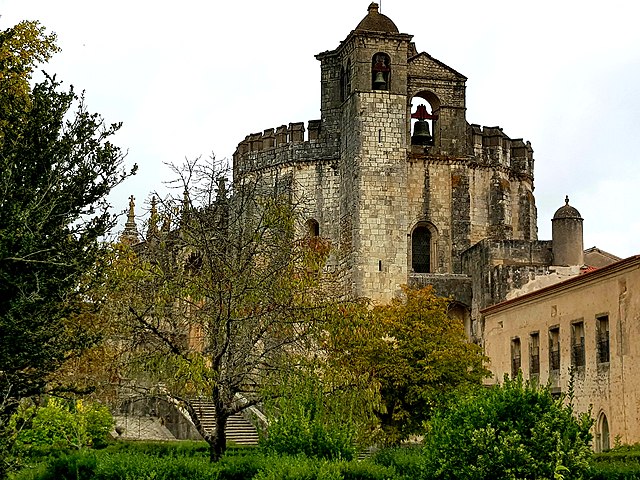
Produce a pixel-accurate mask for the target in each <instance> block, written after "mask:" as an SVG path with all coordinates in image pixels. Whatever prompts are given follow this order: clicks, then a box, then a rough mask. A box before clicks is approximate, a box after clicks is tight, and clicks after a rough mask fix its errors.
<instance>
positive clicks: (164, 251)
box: [127, 160, 336, 461]
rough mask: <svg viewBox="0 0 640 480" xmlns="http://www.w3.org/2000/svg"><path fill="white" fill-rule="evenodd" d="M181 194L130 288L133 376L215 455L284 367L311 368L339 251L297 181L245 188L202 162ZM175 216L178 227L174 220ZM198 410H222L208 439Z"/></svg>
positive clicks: (141, 252)
mask: <svg viewBox="0 0 640 480" xmlns="http://www.w3.org/2000/svg"><path fill="white" fill-rule="evenodd" d="M175 172H176V173H177V174H178V181H177V185H178V187H179V188H180V190H181V192H180V195H178V196H175V197H170V198H167V199H165V200H163V201H162V202H161V203H160V206H161V208H160V209H161V210H162V211H163V212H164V220H162V219H161V218H160V217H161V214H159V213H158V212H157V211H156V207H155V206H154V208H153V209H152V212H151V218H150V220H149V226H148V229H147V230H148V231H147V238H146V241H145V242H144V244H142V245H139V246H137V247H136V250H137V253H138V258H139V264H138V266H137V267H136V271H137V272H141V273H139V274H136V275H135V276H134V277H135V278H136V280H135V281H134V282H132V283H131V285H130V286H129V294H128V295H127V302H128V309H127V314H128V319H129V321H128V325H129V328H130V335H129V340H128V341H129V343H130V348H129V352H130V354H129V361H130V363H129V366H136V369H137V370H136V371H137V372H142V373H143V375H142V376H143V377H144V378H145V379H146V381H147V384H146V385H147V386H149V385H158V382H161V385H162V392H163V393H164V394H167V395H168V396H169V397H170V398H171V399H172V400H173V401H176V402H179V403H180V404H181V406H183V407H184V409H185V410H186V411H187V412H188V413H189V415H190V417H191V419H192V421H193V423H194V425H195V426H196V428H197V429H198V431H199V432H200V434H201V435H202V436H203V437H204V439H205V440H206V441H207V442H208V443H209V445H210V456H211V460H212V461H217V460H218V459H219V458H220V457H221V455H222V454H223V453H224V451H225V448H226V424H227V420H228V418H229V417H230V416H231V415H233V414H235V413H237V412H240V411H242V410H244V409H246V408H247V407H249V406H252V405H256V404H257V403H259V402H261V400H262V395H263V391H264V390H263V387H264V386H265V385H266V384H268V383H269V382H270V380H271V379H273V378H275V377H276V376H277V375H278V372H279V371H281V370H282V369H283V368H286V369H290V368H295V365H296V363H297V362H298V361H304V360H305V359H307V358H308V355H309V352H310V351H311V349H312V348H313V339H314V338H316V337H315V335H313V333H314V332H316V331H317V329H319V328H321V320H322V318H323V312H324V307H325V306H327V305H329V304H331V302H332V298H333V295H332V293H331V292H333V291H336V290H335V289H334V288H333V287H332V286H331V284H332V282H331V281H329V280H328V278H327V276H326V274H325V273H323V269H322V266H323V265H324V263H325V260H326V258H327V254H328V251H329V245H328V244H327V243H326V242H324V241H322V240H321V239H318V238H311V237H309V233H308V228H306V229H305V228H304V215H303V212H302V211H301V203H300V202H297V201H296V199H295V195H294V194H293V189H292V186H291V184H290V182H287V181H282V180H279V181H271V179H265V178H260V177H257V176H256V177H252V178H248V177H245V178H244V179H243V180H242V181H239V180H236V182H235V183H234V184H233V185H232V186H231V187H229V188H227V182H228V170H227V168H225V167H224V165H221V164H220V163H218V162H216V161H215V160H211V161H201V160H196V161H192V162H187V163H186V164H185V165H184V166H182V167H180V168H176V169H175ZM169 215H171V216H172V217H171V218H169ZM195 399H200V400H207V401H209V402H211V403H212V405H213V409H214V412H215V417H216V427H215V429H214V430H213V431H206V430H205V429H204V427H203V425H202V422H201V418H200V416H199V411H198V409H197V408H196V406H195V405H196V404H195V402H194V400H195Z"/></svg>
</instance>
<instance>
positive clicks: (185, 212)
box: [180, 188, 191, 227]
mask: <svg viewBox="0 0 640 480" xmlns="http://www.w3.org/2000/svg"><path fill="white" fill-rule="evenodd" d="M190 207H191V199H190V198H189V192H188V191H187V189H186V188H185V189H184V193H183V194H182V209H181V211H180V226H182V227H183V226H185V225H186V224H187V223H188V222H189V214H190Z"/></svg>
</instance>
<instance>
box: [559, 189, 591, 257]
mask: <svg viewBox="0 0 640 480" xmlns="http://www.w3.org/2000/svg"><path fill="white" fill-rule="evenodd" d="M564 202H565V205H564V206H562V207H560V208H559V209H558V210H557V211H556V213H555V215H554V216H553V219H552V220H551V236H552V240H553V264H554V265H582V264H584V243H583V239H582V221H583V219H582V217H581V216H580V212H578V210H576V209H575V208H574V207H572V206H571V205H569V197H568V196H567V197H566V198H565V200H564Z"/></svg>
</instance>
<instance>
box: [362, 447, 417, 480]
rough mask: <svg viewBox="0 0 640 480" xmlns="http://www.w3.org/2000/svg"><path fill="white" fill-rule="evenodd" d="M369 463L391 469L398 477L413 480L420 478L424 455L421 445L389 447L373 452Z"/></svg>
mask: <svg viewBox="0 0 640 480" xmlns="http://www.w3.org/2000/svg"><path fill="white" fill-rule="evenodd" d="M371 461H372V462H374V463H376V464H378V465H383V466H386V467H390V468H393V469H394V470H395V471H396V472H398V475H402V476H404V477H406V478H410V479H413V478H420V477H421V476H422V471H423V464H424V454H423V451H422V446H421V445H412V446H403V447H390V448H383V449H382V450H379V451H377V452H375V453H374V454H373V456H372V457H371Z"/></svg>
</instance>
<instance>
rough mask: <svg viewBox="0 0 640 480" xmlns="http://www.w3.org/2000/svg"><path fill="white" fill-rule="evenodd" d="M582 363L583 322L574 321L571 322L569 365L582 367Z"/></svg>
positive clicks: (583, 353)
mask: <svg viewBox="0 0 640 480" xmlns="http://www.w3.org/2000/svg"><path fill="white" fill-rule="evenodd" d="M584 364H585V351H584V322H574V323H572V324H571V365H573V366H574V367H584Z"/></svg>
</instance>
